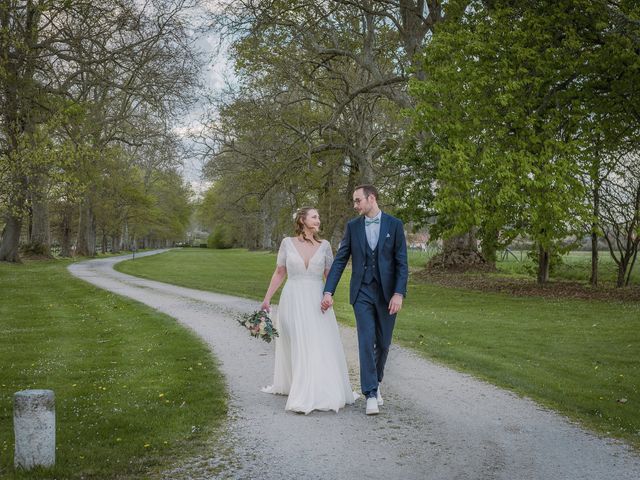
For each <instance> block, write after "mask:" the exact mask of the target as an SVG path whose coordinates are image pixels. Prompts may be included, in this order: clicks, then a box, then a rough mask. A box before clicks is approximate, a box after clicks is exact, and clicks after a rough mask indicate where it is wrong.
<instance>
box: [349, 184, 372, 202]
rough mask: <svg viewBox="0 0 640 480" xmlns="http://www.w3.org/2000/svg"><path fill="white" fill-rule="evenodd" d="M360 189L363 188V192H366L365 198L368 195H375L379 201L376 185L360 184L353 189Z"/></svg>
mask: <svg viewBox="0 0 640 480" xmlns="http://www.w3.org/2000/svg"><path fill="white" fill-rule="evenodd" d="M360 189H362V193H364V196H365V198H366V197H368V196H369V195H373V196H374V198H375V199H376V201H378V189H377V188H376V187H374V186H373V185H368V184H365V185H358V186H357V187H356V188H354V189H353V191H354V192H355V191H356V190H360Z"/></svg>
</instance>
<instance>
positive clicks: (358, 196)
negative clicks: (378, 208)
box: [353, 188, 375, 215]
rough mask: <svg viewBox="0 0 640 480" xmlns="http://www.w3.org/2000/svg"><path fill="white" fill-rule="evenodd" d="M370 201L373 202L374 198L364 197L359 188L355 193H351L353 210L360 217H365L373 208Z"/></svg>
mask: <svg viewBox="0 0 640 480" xmlns="http://www.w3.org/2000/svg"><path fill="white" fill-rule="evenodd" d="M372 201H375V197H374V196H373V195H369V196H368V197H366V196H365V194H364V190H362V189H361V188H359V189H358V190H356V191H355V192H353V208H354V209H355V210H356V211H357V212H358V213H359V214H360V215H367V214H368V213H369V212H370V211H371V209H372V208H373V207H374V204H373V202H372Z"/></svg>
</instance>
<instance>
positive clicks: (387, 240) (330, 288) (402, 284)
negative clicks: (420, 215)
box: [324, 212, 409, 305]
mask: <svg viewBox="0 0 640 480" xmlns="http://www.w3.org/2000/svg"><path fill="white" fill-rule="evenodd" d="M366 248H367V235H366V233H365V227H364V216H360V217H358V218H354V219H353V220H351V221H350V222H349V223H347V228H346V229H345V232H344V237H343V238H342V241H341V242H340V246H339V247H338V251H337V253H336V257H335V259H334V261H333V265H332V266H331V270H330V271H329V275H327V282H326V284H325V288H324V291H325V292H329V293H331V294H332V295H333V294H334V293H335V291H336V287H337V286H338V281H339V280H340V277H341V276H342V272H343V271H344V269H345V267H346V266H347V263H348V262H349V257H351V264H352V273H351V285H350V289H349V302H350V303H351V304H352V305H353V304H354V303H355V301H356V298H357V297H358V291H359V290H360V286H361V285H362V278H363V277H364V266H365V256H366V253H365V252H366V250H365V249H366ZM377 263H378V272H379V273H380V283H381V284H382V285H381V286H382V293H383V295H384V298H385V300H386V301H387V302H389V301H390V300H391V297H392V296H393V294H394V293H401V294H402V295H404V296H406V295H407V279H408V277H409V266H408V264H407V242H406V240H405V238H404V228H403V226H402V222H401V221H400V220H398V219H397V218H395V217H392V216H391V215H387V214H386V213H384V212H382V216H381V218H380V236H379V238H378V262H377Z"/></svg>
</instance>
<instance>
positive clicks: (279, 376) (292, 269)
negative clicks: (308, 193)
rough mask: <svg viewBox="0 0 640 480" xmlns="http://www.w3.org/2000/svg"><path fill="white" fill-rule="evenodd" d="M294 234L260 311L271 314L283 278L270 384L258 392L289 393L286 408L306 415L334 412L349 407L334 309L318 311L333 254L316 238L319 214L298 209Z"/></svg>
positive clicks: (283, 247)
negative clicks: (275, 294) (317, 412)
mask: <svg viewBox="0 0 640 480" xmlns="http://www.w3.org/2000/svg"><path fill="white" fill-rule="evenodd" d="M295 224H296V236H295V237H287V238H285V239H284V240H282V243H281V244H280V250H279V251H278V260H277V266H276V270H275V272H274V273H273V276H272V277H271V282H270V284H269V288H268V289H267V293H266V295H265V297H264V301H263V302H262V305H261V308H262V309H263V310H267V311H270V309H271V297H273V294H274V293H275V292H276V291H277V290H278V288H279V287H280V285H281V284H282V282H283V281H284V279H285V277H287V281H286V283H285V285H284V288H283V289H282V294H281V295H280V303H279V306H278V313H277V318H276V319H275V321H274V323H275V326H276V328H277V329H278V333H279V337H278V338H276V339H275V349H276V353H275V370H274V374H273V385H271V386H269V387H265V388H263V389H262V391H264V392H267V393H274V394H281V395H289V398H288V400H287V405H286V407H285V410H291V411H294V412H301V413H305V414H307V413H309V412H311V411H313V410H335V411H336V412H337V411H338V410H339V409H340V408H342V407H344V406H345V405H346V404H350V403H353V402H354V400H355V399H356V398H357V396H358V395H357V394H356V393H354V392H353V390H352V389H351V384H350V383H349V376H348V372H347V362H346V360H345V357H344V351H343V348H342V342H341V340H340V332H339V331H338V325H337V323H336V317H335V314H334V312H333V309H329V310H327V311H326V312H324V313H323V312H322V311H321V310H320V301H321V300H322V296H323V288H324V277H325V276H326V274H327V272H328V271H329V268H331V263H332V262H333V253H332V252H331V245H330V244H329V242H327V241H326V240H320V239H319V237H318V231H319V229H320V216H319V214H318V211H317V210H316V209H315V208H308V207H307V208H302V209H300V210H298V212H297V213H296V217H295Z"/></svg>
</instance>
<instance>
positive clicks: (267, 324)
mask: <svg viewBox="0 0 640 480" xmlns="http://www.w3.org/2000/svg"><path fill="white" fill-rule="evenodd" d="M238 323H239V324H240V325H242V326H243V327H245V328H246V329H247V330H249V333H250V334H251V336H252V337H259V338H261V339H262V340H264V341H265V342H267V343H269V342H271V340H273V339H274V337H278V336H279V335H278V330H276V328H275V327H274V326H273V322H272V321H271V318H270V317H269V312H266V311H265V310H256V311H255V312H253V313H247V314H244V315H241V316H240V318H239V319H238Z"/></svg>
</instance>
